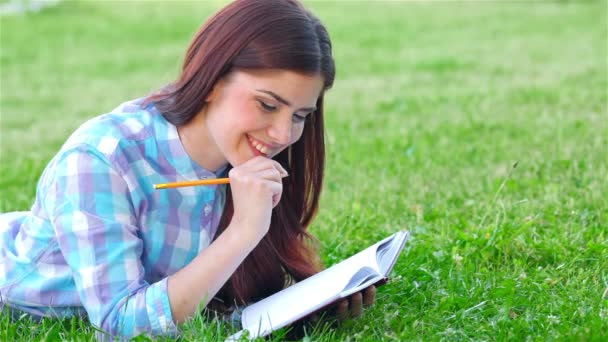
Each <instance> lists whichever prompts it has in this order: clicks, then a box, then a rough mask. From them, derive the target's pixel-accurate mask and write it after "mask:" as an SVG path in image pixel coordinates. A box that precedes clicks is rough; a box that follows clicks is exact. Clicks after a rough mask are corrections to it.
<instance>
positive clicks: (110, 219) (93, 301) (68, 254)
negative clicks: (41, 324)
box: [44, 146, 177, 337]
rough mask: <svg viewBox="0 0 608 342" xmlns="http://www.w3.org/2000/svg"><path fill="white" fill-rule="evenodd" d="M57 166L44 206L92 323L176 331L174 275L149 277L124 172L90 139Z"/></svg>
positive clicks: (118, 329)
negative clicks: (170, 278) (171, 287)
mask: <svg viewBox="0 0 608 342" xmlns="http://www.w3.org/2000/svg"><path fill="white" fill-rule="evenodd" d="M53 170H54V171H53V174H52V176H51V177H49V178H47V181H46V182H47V184H48V185H47V186H48V189H49V191H48V194H49V196H46V197H45V200H44V202H45V207H46V209H47V212H48V213H49V215H50V219H51V221H52V223H53V226H54V229H55V233H56V235H57V239H58V242H59V248H60V249H61V252H62V254H63V256H64V258H65V260H66V262H67V264H68V265H69V267H70V269H71V270H72V273H73V277H74V281H75V284H76V289H77V291H78V295H79V297H80V300H81V301H82V305H83V306H84V308H85V310H86V311H87V314H88V317H89V320H90V322H91V324H93V325H94V326H96V327H98V328H100V329H101V330H103V331H105V332H106V333H109V334H111V335H112V336H121V337H133V336H137V335H140V334H149V335H167V334H174V333H176V331H177V329H176V326H175V323H174V322H173V317H172V315H171V307H170V304H169V297H168V295H167V293H168V292H167V278H164V279H163V280H161V281H159V282H157V283H154V284H148V283H147V282H146V281H145V280H144V269H143V266H142V262H141V255H142V252H143V242H142V240H141V239H140V237H139V236H138V231H139V229H138V226H137V223H136V216H135V210H134V208H133V204H132V203H131V200H130V195H129V194H130V192H129V187H128V186H127V182H126V180H125V178H123V177H122V176H121V175H120V173H119V172H118V171H117V170H116V169H115V168H113V167H112V164H111V163H110V162H109V161H108V159H107V158H106V157H105V156H104V155H102V154H101V153H100V152H99V151H97V150H95V149H93V148H89V147H86V146H85V147H78V148H74V149H71V150H70V151H68V152H66V153H64V155H63V156H62V158H60V159H59V160H58V161H57V162H56V164H55V167H54V168H53Z"/></svg>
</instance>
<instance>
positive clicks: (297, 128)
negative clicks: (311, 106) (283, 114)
mask: <svg viewBox="0 0 608 342" xmlns="http://www.w3.org/2000/svg"><path fill="white" fill-rule="evenodd" d="M303 132H304V125H294V126H293V127H292V128H291V143H290V145H291V144H294V143H295V142H296V141H298V140H300V138H301V137H302V133H303Z"/></svg>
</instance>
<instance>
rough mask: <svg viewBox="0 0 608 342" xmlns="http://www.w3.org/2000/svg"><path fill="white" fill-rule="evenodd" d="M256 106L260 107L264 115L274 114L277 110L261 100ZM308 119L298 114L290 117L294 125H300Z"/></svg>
mask: <svg viewBox="0 0 608 342" xmlns="http://www.w3.org/2000/svg"><path fill="white" fill-rule="evenodd" d="M257 101H258V104H259V106H260V108H262V110H263V111H264V112H266V113H274V112H275V111H276V110H277V107H276V106H273V105H271V104H269V103H266V102H264V101H262V100H257ZM307 117H308V115H299V114H293V116H292V119H291V120H292V121H293V122H294V123H302V122H304V121H306V118H307Z"/></svg>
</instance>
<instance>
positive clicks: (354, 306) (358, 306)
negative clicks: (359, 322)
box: [350, 292, 363, 317]
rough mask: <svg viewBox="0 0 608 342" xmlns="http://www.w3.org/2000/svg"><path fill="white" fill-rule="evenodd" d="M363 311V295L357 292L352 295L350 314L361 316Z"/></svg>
mask: <svg viewBox="0 0 608 342" xmlns="http://www.w3.org/2000/svg"><path fill="white" fill-rule="evenodd" d="M362 313H363V295H362V294H361V292H357V293H355V294H353V295H352V296H351V297H350V315H351V316H352V317H359V316H361V314H362Z"/></svg>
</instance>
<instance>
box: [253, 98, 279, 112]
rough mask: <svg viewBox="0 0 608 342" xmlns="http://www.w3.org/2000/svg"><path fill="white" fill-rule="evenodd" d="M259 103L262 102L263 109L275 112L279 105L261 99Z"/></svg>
mask: <svg viewBox="0 0 608 342" xmlns="http://www.w3.org/2000/svg"><path fill="white" fill-rule="evenodd" d="M258 103H259V104H260V107H262V109H263V110H264V111H266V112H274V111H275V110H276V109H277V107H275V106H273V105H271V104H268V103H266V102H264V101H261V100H258Z"/></svg>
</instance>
